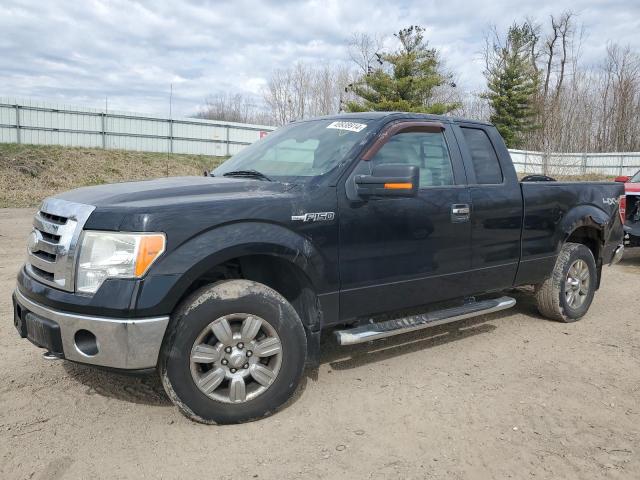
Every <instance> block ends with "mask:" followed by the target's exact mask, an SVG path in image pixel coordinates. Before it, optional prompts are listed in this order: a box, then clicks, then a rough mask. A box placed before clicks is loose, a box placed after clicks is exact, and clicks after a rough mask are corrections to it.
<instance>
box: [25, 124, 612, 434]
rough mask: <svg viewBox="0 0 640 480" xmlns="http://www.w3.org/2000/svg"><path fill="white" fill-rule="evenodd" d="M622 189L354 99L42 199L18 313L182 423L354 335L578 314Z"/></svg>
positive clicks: (493, 135)
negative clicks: (188, 173)
mask: <svg viewBox="0 0 640 480" xmlns="http://www.w3.org/2000/svg"><path fill="white" fill-rule="evenodd" d="M622 194H623V186H622V185H621V184H619V183H618V184H616V183H560V182H519V181H518V177H517V176H516V172H515V170H514V168H513V165H512V163H511V159H510V156H509V153H508V151H507V149H506V148H505V145H504V143H503V141H502V139H501V138H500V136H499V134H498V133H497V131H496V129H495V128H494V127H493V126H492V125H490V124H486V123H481V122H475V121H469V120H460V119H451V118H447V117H439V116H431V115H420V114H403V113H358V114H349V115H338V116H334V117H327V118H319V119H314V120H309V121H300V122H296V123H292V124H290V125H287V126H285V127H283V128H281V129H279V130H277V131H275V132H273V133H271V134H269V135H268V136H267V137H266V138H264V139H262V140H260V141H259V142H257V143H255V144H253V145H251V146H250V147H248V148H246V149H245V150H243V151H242V152H241V153H239V154H237V155H236V156H234V157H232V158H231V159H229V160H228V161H226V162H225V163H223V164H222V165H221V166H219V167H218V168H216V169H215V170H213V171H212V172H208V173H207V175H206V176H204V177H185V178H164V179H158V180H152V181H146V182H135V183H122V184H116V185H101V186H95V187H87V188H80V189H78V190H74V191H71V192H67V193H63V194H61V195H57V196H55V197H52V198H48V199H46V200H44V202H43V203H42V206H41V207H40V210H39V211H38V212H37V213H36V215H35V217H34V229H33V232H32V233H31V236H30V238H29V244H28V257H27V261H26V264H25V266H24V268H22V270H21V271H20V273H19V275H18V280H17V288H16V290H15V292H14V305H15V309H14V310H15V311H14V324H15V326H16V328H17V330H18V332H19V333H20V335H21V336H22V337H25V338H28V339H29V340H31V342H32V343H35V344H36V345H38V346H40V347H43V348H46V350H47V352H46V354H45V355H46V356H47V357H48V358H65V359H67V360H70V361H74V362H81V363H86V364H93V365H98V366H104V367H110V368H115V369H128V370H144V369H154V368H155V369H157V370H158V371H159V374H160V376H161V378H162V382H163V384H164V386H165V389H166V391H167V394H168V395H169V397H170V398H171V399H172V400H173V401H174V403H175V404H176V405H177V406H178V407H179V409H180V410H181V411H182V412H183V413H184V414H185V415H187V416H188V417H190V418H192V419H194V420H197V421H201V422H207V423H231V422H241V421H246V420H250V419H256V418H260V417H262V416H264V415H267V414H269V413H270V412H273V411H274V410H275V409H277V408H278V407H279V406H281V405H282V404H283V403H284V402H286V401H287V399H288V398H289V397H290V396H291V395H292V393H293V392H294V390H295V389H296V386H297V385H298V382H299V380H300V378H301V376H302V374H303V369H304V366H305V364H314V363H317V362H318V361H319V360H318V358H319V348H320V332H321V331H322V330H323V329H327V328H331V329H334V330H335V334H336V337H337V341H338V343H340V344H342V345H351V344H355V343H359V342H364V341H370V340H375V339H378V338H382V337H387V336H390V335H395V334H401V333H404V332H408V331H412V330H417V329H421V328H425V327H429V326H432V325H437V324H442V323H445V322H451V321H456V320H460V319H464V318H468V317H471V316H475V315H481V314H485V313H490V312H494V311H497V310H501V309H505V308H508V307H511V306H513V305H514V303H515V300H514V299H513V298H510V297H508V296H504V292H508V291H509V290H510V289H513V288H514V287H519V286H525V285H532V286H534V287H535V295H536V298H537V303H538V307H539V310H540V313H541V314H542V315H543V316H545V317H547V318H551V319H555V320H558V321H563V322H571V321H575V320H577V319H579V318H581V317H582V316H583V315H585V314H586V313H587V310H588V309H589V306H590V304H591V302H592V300H593V297H594V293H595V291H596V290H597V289H598V286H599V283H600V279H601V269H602V266H603V265H605V264H611V263H615V262H616V261H617V260H618V259H619V258H620V256H621V254H622V251H623V246H622V243H623V240H622V235H623V230H622V225H621V221H620V216H619V214H618V201H619V197H620V196H621V195H622Z"/></svg>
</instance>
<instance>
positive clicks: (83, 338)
mask: <svg viewBox="0 0 640 480" xmlns="http://www.w3.org/2000/svg"><path fill="white" fill-rule="evenodd" d="M73 338H74V340H75V342H76V348H77V349H78V351H79V352H80V353H84V354H85V355H87V356H88V357H93V356H94V355H96V354H97V353H98V340H96V336H95V335H94V334H93V333H91V332H90V331H89V330H78V331H77V332H76V334H75V336H74V337H73Z"/></svg>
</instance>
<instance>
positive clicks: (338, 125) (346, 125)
mask: <svg viewBox="0 0 640 480" xmlns="http://www.w3.org/2000/svg"><path fill="white" fill-rule="evenodd" d="M327 128H334V129H336V130H347V131H349V132H361V131H362V130H364V129H365V128H367V124H366V123H355V122H331V123H330V124H329V125H327Z"/></svg>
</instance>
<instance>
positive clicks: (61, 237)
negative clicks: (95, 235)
mask: <svg viewBox="0 0 640 480" xmlns="http://www.w3.org/2000/svg"><path fill="white" fill-rule="evenodd" d="M94 209H95V207H93V206H91V205H84V204H81V203H73V202H68V201H66V200H60V199H58V198H48V199H46V200H45V201H44V202H42V206H41V207H40V210H39V211H38V212H37V213H36V214H35V216H34V217H33V231H32V232H31V236H30V238H29V246H28V249H27V255H28V256H27V265H26V269H27V272H28V273H29V275H31V276H32V277H34V278H36V279H37V280H39V281H40V282H42V283H46V284H47V285H51V286H53V287H57V288H61V289H63V290H67V291H73V288H74V276H75V263H76V258H75V257H76V251H77V247H78V241H79V238H80V234H81V233H82V228H83V227H84V224H85V222H86V221H87V219H88V218H89V215H91V212H92V211H93V210H94Z"/></svg>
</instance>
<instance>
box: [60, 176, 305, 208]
mask: <svg viewBox="0 0 640 480" xmlns="http://www.w3.org/2000/svg"><path fill="white" fill-rule="evenodd" d="M291 188H292V187H291V185H290V184H283V183H279V182H267V181H261V180H252V179H243V178H229V177H226V178H223V177H170V178H159V179H156V180H147V181H143V182H126V183H114V184H109V185H98V186H93V187H83V188H78V189H75V190H70V191H68V192H64V193H61V194H59V195H56V197H55V198H60V199H63V200H68V201H70V202H76V203H83V204H86V205H93V206H95V207H98V208H100V207H131V208H153V207H162V206H165V205H176V204H180V203H201V202H210V201H213V200H222V199H233V198H243V199H246V198H250V197H264V196H273V195H277V194H281V193H284V192H286V191H287V190H290V189H291Z"/></svg>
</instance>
